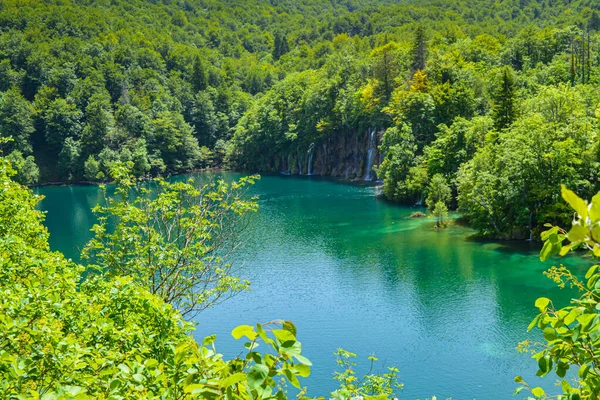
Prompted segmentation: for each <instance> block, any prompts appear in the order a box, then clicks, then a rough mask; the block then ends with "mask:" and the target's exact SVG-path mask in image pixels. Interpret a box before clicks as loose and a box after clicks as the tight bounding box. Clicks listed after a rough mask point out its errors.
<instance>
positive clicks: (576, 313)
mask: <svg viewBox="0 0 600 400" xmlns="http://www.w3.org/2000/svg"><path fill="white" fill-rule="evenodd" d="M561 192H562V198H563V199H564V201H565V202H566V203H567V204H568V206H569V208H570V209H571V211H572V212H573V211H574V214H575V216H574V218H573V222H572V226H571V228H570V229H569V230H568V231H567V230H565V229H562V228H560V227H558V226H552V225H549V229H548V230H546V231H545V232H543V233H542V235H541V237H542V240H544V246H543V248H542V250H541V251H540V259H541V260H542V261H545V260H547V259H548V258H549V257H550V256H553V255H559V254H560V255H561V256H565V255H567V254H569V253H570V252H572V251H574V250H576V249H579V248H582V249H584V250H585V251H587V252H589V253H590V254H592V255H593V256H594V257H596V258H597V257H598V256H600V236H599V235H598V226H599V224H600V193H598V194H596V195H595V196H594V197H593V198H592V201H591V202H590V203H589V204H588V203H587V202H586V201H584V200H583V199H581V198H580V197H579V196H577V195H576V194H575V193H574V192H572V191H571V190H568V189H567V188H566V187H565V186H563V187H562V191H561ZM545 274H546V275H547V276H548V277H549V278H550V279H552V280H553V281H554V282H556V283H557V284H558V285H559V287H561V288H564V287H565V286H567V285H569V286H570V287H573V288H576V289H578V291H579V293H580V297H579V298H576V299H573V300H571V304H570V305H569V306H567V307H563V308H560V309H559V308H557V307H556V304H554V303H553V302H552V301H551V300H550V299H549V298H545V297H542V298H539V299H537V300H536V301H535V306H536V307H537V308H538V309H539V311H540V313H539V314H538V315H537V316H536V317H535V318H534V319H533V321H531V324H529V328H528V329H529V330H531V329H534V328H536V329H539V330H540V331H541V333H542V334H543V340H542V341H541V342H539V343H535V342H532V341H526V342H523V343H522V344H521V349H522V350H523V351H531V352H532V353H533V358H534V359H535V360H536V361H537V364H538V367H539V371H538V373H537V375H538V376H547V375H548V374H550V373H551V372H552V371H555V373H556V375H557V376H558V378H560V379H562V381H561V389H562V395H563V396H564V397H561V398H567V399H594V398H597V397H598V396H599V395H600V379H599V367H598V360H597V355H596V354H597V353H598V350H599V349H598V346H599V343H598V332H599V330H600V325H599V323H600V318H599V317H598V315H599V314H600V311H599V310H600V305H599V304H600V285H597V282H599V279H600V269H599V266H598V265H594V266H593V267H591V268H590V269H589V270H588V271H587V273H586V274H585V281H582V280H580V279H579V278H578V277H577V276H576V275H575V274H573V273H572V272H571V271H569V270H568V269H567V268H566V267H565V266H562V265H561V266H560V267H552V268H551V269H550V270H549V271H548V272H546V273H545ZM572 369H573V370H574V369H577V377H578V379H575V380H571V379H569V380H567V379H566V378H565V377H566V375H567V373H568V371H569V370H572ZM573 372H574V371H573ZM515 381H516V382H517V383H520V384H521V386H520V387H519V388H518V389H517V392H520V391H522V390H524V389H525V390H529V391H530V392H531V393H532V394H533V396H534V397H535V398H536V399H549V398H551V397H550V395H549V394H546V393H545V391H544V390H543V389H542V388H540V387H535V388H532V387H531V386H529V385H528V384H527V383H526V382H525V381H524V380H523V378H522V377H520V376H517V377H516V378H515Z"/></svg>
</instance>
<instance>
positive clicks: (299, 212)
mask: <svg viewBox="0 0 600 400" xmlns="http://www.w3.org/2000/svg"><path fill="white" fill-rule="evenodd" d="M225 176H226V177H227V178H233V179H235V178H236V177H239V176H240V175H238V174H225ZM36 191H37V192H38V193H40V194H43V195H44V196H46V198H45V199H44V200H43V201H42V203H41V208H42V209H44V210H46V211H47V212H48V214H47V219H46V224H47V226H48V228H49V230H50V233H51V239H50V243H51V246H52V248H53V249H54V250H60V251H62V252H64V253H65V254H66V255H67V256H69V257H72V258H73V259H76V260H77V259H78V254H79V251H80V249H81V248H82V247H83V246H84V245H85V243H86V242H87V241H88V240H89V239H90V237H91V235H90V232H89V229H90V227H91V226H92V224H93V223H94V221H95V219H94V216H93V214H92V213H91V211H90V208H91V207H93V206H94V205H95V204H97V203H98V202H99V201H100V200H101V199H102V196H101V193H100V191H99V189H98V188H96V187H92V186H70V187H48V188H41V189H37V190H36ZM376 191H377V188H376V187H373V186H356V185H350V184H346V183H341V182H335V181H331V180H326V179H319V178H294V177H280V176H264V177H262V179H261V180H260V181H259V182H258V183H257V184H256V185H255V186H254V187H253V188H252V190H251V192H252V193H253V194H257V195H259V196H260V200H259V204H260V210H259V213H258V214H257V215H256V216H255V217H254V218H253V220H252V223H251V225H250V227H249V231H248V235H247V244H246V245H245V246H244V248H243V249H242V250H241V251H240V252H239V253H238V254H237V257H236V259H237V260H238V262H243V263H244V265H245V267H244V270H243V277H244V278H247V279H249V280H251V281H252V291H251V292H247V293H243V294H240V295H238V296H237V297H234V298H233V299H231V300H228V301H227V302H225V303H223V304H220V305H218V306H216V307H214V308H212V309H209V310H206V311H204V312H203V313H201V314H200V315H199V316H198V317H197V318H196V319H197V322H198V329H197V332H196V337H197V339H198V340H201V339H202V338H203V337H204V336H207V335H209V334H212V333H216V334H217V342H216V344H217V348H218V349H219V350H220V351H221V352H222V353H223V354H225V355H226V356H227V357H234V356H236V355H238V354H239V353H240V352H241V351H242V349H243V342H236V341H235V340H233V338H232V337H231V334H230V333H231V330H232V329H233V328H234V327H236V326H237V325H240V324H254V323H255V322H267V321H270V320H273V319H286V320H291V321H293V322H294V323H295V324H296V326H297V328H298V338H299V340H301V341H302V344H303V352H304V354H305V355H306V356H307V357H308V358H309V359H311V361H312V362H313V364H314V366H313V370H312V374H311V376H310V377H309V378H306V379H303V380H302V383H303V384H304V385H307V386H308V387H309V391H308V394H309V395H313V396H316V395H327V394H328V393H329V392H330V391H331V390H334V389H335V388H336V382H334V381H333V379H332V376H333V372H334V371H335V370H336V363H335V356H334V354H333V353H334V352H335V351H336V349H337V348H339V347H341V348H344V349H346V350H349V351H352V352H355V353H357V354H358V356H359V357H358V359H357V362H358V364H359V365H358V367H357V369H358V371H359V372H366V371H367V370H368V361H367V357H368V356H369V355H370V354H375V355H376V356H377V357H379V361H378V362H376V363H375V366H374V370H375V371H380V370H384V369H385V368H386V367H387V366H391V365H396V366H397V367H398V368H399V369H400V381H401V382H402V383H404V385H405V388H404V390H402V391H401V392H400V397H401V398H404V399H425V398H427V397H431V396H432V395H436V396H437V398H438V399H445V398H448V397H452V398H453V399H455V400H458V399H475V398H477V399H509V398H512V392H513V391H514V389H515V388H516V387H517V385H516V384H515V383H514V382H513V378H514V376H515V375H523V376H524V378H525V379H526V380H527V381H528V383H530V384H531V385H532V386H538V385H539V386H543V387H545V388H546V389H552V388H553V383H554V381H555V379H556V376H555V375H552V376H548V377H546V378H544V379H540V378H537V377H535V372H536V370H537V365H536V362H535V361H534V360H532V359H531V358H530V356H529V355H527V354H519V353H518V352H517V351H516V346H517V344H518V343H519V342H520V341H522V340H525V339H527V338H532V337H534V338H535V337H536V336H535V335H533V336H532V334H528V333H527V325H528V324H529V322H530V321H531V320H532V319H533V317H534V316H535V315H536V308H535V307H534V306H533V303H534V301H535V299H536V298H538V297H540V296H546V297H550V298H552V299H555V300H558V304H560V305H565V304H566V302H567V301H568V298H569V295H570V293H567V292H565V291H561V290H559V289H557V288H556V287H555V285H554V283H553V282H551V281H550V280H549V279H547V278H546V277H544V276H543V274H542V272H543V271H544V270H546V269H548V268H549V267H550V266H551V265H552V264H551V263H541V262H540V261H539V259H538V251H539V245H538V244H529V243H520V244H509V243H494V242H481V241H477V240H475V239H473V238H472V235H473V231H471V230H470V229H468V228H466V227H461V226H457V225H455V226H452V227H450V228H448V229H445V230H435V229H434V222H433V220H432V219H410V217H409V216H410V214H411V213H412V212H414V211H416V210H417V209H411V208H408V207H401V206H396V205H392V204H389V203H387V202H385V201H383V200H380V199H378V198H376ZM554 261H556V260H554ZM575 261H576V262H577V263H578V264H579V265H575V266H574V268H576V269H577V270H579V271H583V270H584V268H586V262H585V261H581V260H575ZM555 391H556V390H554V391H553V392H555Z"/></svg>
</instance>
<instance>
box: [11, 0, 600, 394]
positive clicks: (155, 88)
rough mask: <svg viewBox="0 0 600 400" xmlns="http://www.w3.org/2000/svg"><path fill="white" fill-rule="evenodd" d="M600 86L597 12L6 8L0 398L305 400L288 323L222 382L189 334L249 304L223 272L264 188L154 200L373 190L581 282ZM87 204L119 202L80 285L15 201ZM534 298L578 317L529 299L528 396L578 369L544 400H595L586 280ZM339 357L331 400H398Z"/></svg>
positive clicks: (589, 235) (376, 377)
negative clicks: (531, 370) (269, 185)
mask: <svg viewBox="0 0 600 400" xmlns="http://www.w3.org/2000/svg"><path fill="white" fill-rule="evenodd" d="M599 84H600V5H599V4H596V2H595V1H593V0H503V1H492V0H462V1H452V0H426V1H421V2H412V1H404V2H402V1H401V2H397V1H391V0H346V1H339V0H333V1H330V2H322V1H318V0H300V1H293V2H292V1H283V0H282V1H270V2H267V1H263V0H227V1H218V0H185V1H183V0H182V1H171V0H152V1H144V0H133V1H131V0H128V1H127V0H111V1H103V0H56V1H41V0H4V1H2V2H0V150H1V151H2V155H3V156H2V157H1V159H0V185H1V189H0V397H2V398H9V399H21V398H40V399H87V398H105V399H129V398H131V399H134V398H148V399H150V398H161V399H186V398H209V399H221V398H223V399H268V398H275V399H283V398H287V396H288V393H287V389H286V387H287V386H286V385H287V384H289V385H292V386H294V387H296V388H298V389H299V390H300V394H299V396H300V397H303V396H304V395H305V391H304V390H303V389H302V384H301V382H300V379H301V378H303V377H307V376H308V375H309V374H310V370H311V365H312V364H311V362H310V361H309V360H308V359H307V358H306V357H305V356H303V354H302V347H301V343H300V341H298V339H297V338H298V337H299V336H301V332H300V333H298V332H296V328H295V326H294V325H293V323H292V322H290V321H270V322H266V323H263V324H260V323H259V324H256V325H243V326H240V327H238V328H236V329H235V330H234V331H233V332H232V335H233V336H234V337H235V338H236V339H242V338H244V342H245V351H244V354H243V355H241V356H240V357H237V358H234V359H231V360H226V359H224V358H223V357H222V356H221V355H220V354H219V353H218V352H217V350H216V349H215V347H214V340H215V337H214V336H210V337H207V338H206V339H205V340H204V341H203V342H202V343H198V342H196V341H194V340H193V338H192V337H191V336H190V332H191V331H192V330H193V329H194V326H193V324H192V323H190V322H188V320H187V319H186V318H188V317H189V316H190V315H194V314H195V313H198V312H201V311H202V310H203V309H204V308H206V307H209V306H213V305H215V304H217V303H219V302H220V301H222V300H225V299H226V298H228V297H229V296H232V295H234V294H236V293H238V292H240V291H243V290H246V289H247V288H248V285H249V282H247V281H244V280H242V279H241V278H240V277H239V276H238V275H237V274H236V266H235V265H233V264H231V263H230V261H229V259H228V255H229V254H230V252H232V251H234V250H235V249H236V246H237V245H238V243H239V241H240V234H241V233H242V232H243V230H244V227H245V224H246V221H247V218H248V217H250V216H251V215H252V214H253V213H254V212H256V211H257V203H256V201H255V199H252V198H250V199H249V198H247V197H245V195H244V193H245V188H246V187H247V186H248V185H251V184H252V183H253V182H254V181H255V180H256V179H258V177H257V176H250V177H248V178H244V179H241V180H239V181H238V182H233V183H225V182H223V181H218V182H213V183H209V184H206V185H203V186H198V185H196V184H195V183H194V182H191V181H190V182H180V183H170V182H169V181H167V180H164V179H162V178H157V179H150V178H151V177H160V176H165V175H169V174H176V173H182V172H188V171H192V170H195V169H201V168H210V167H224V168H230V169H234V170H239V171H244V172H248V173H250V174H254V173H259V172H260V173H264V172H267V173H279V172H283V173H289V174H300V175H308V174H322V175H336V174H337V175H343V176H345V177H347V178H349V179H352V178H354V179H361V178H362V177H364V178H365V179H366V180H373V179H374V178H375V175H372V174H371V172H374V173H375V174H376V177H377V179H379V180H381V184H382V193H383V196H384V197H386V198H387V199H388V200H391V201H394V202H398V203H405V204H410V205H414V204H419V205H426V206H427V208H428V209H429V210H430V212H431V213H432V214H433V216H434V217H435V218H436V226H437V227H440V228H441V227H444V226H445V225H446V224H447V220H448V212H449V210H458V211H459V212H461V213H462V214H463V215H464V217H465V218H466V220H467V221H468V222H469V223H470V225H471V226H472V227H473V228H475V229H476V230H477V232H478V234H479V235H480V236H482V237H486V238H495V239H537V238H538V237H540V234H541V238H542V240H543V241H545V244H544V247H543V249H542V253H541V255H542V258H544V259H546V258H547V257H549V256H551V255H558V254H560V255H563V256H564V255H566V254H567V253H570V252H571V251H574V250H576V249H579V248H585V249H587V250H589V251H590V252H591V253H593V256H594V257H598V256H600V233H599V232H600V231H599V228H598V226H599V224H600V222H599V221H600V211H599V210H600V197H599V196H600V195H597V194H596V193H598V192H599V191H600V182H599V179H598V177H599V175H600V147H599V146H600V140H599V134H600V91H599V90H598V85H599ZM367 147H368V150H367ZM348 149H351V150H348ZM332 154H338V155H340V157H341V158H334V157H333V156H332ZM83 181H87V182H94V183H98V184H104V183H106V182H109V181H111V182H113V183H115V184H116V188H117V189H116V194H115V195H114V196H113V195H112V193H111V194H110V195H108V194H107V195H106V197H105V199H104V204H100V205H98V207H97V208H96V209H95V211H96V213H97V215H98V216H99V223H98V224H97V225H95V226H94V228H93V231H94V235H95V236H94V239H93V240H92V241H91V242H90V243H89V244H88V246H87V247H86V248H85V249H84V251H83V259H84V260H85V261H84V264H82V265H79V264H77V263H75V262H73V261H71V260H68V259H66V258H65V257H64V256H63V255H62V254H60V253H58V252H54V251H51V249H50V247H49V244H48V232H47V230H46V228H44V226H43V220H44V214H43V213H42V212H41V211H39V210H38V209H37V208H36V206H37V204H38V202H39V200H40V198H39V196H36V195H34V194H33V192H32V191H31V190H30V189H28V188H27V186H28V185H33V184H37V183H48V182H62V183H77V182H83ZM561 184H562V185H565V186H563V188H562V196H561ZM566 187H568V188H569V189H571V190H573V191H571V190H568V189H566ZM133 192H135V195H133V194H132V193H133ZM576 193H577V194H576ZM594 195H595V196H594ZM582 198H585V199H592V200H591V201H590V202H589V204H588V202H586V201H584V200H582ZM574 213H575V218H574V219H573V215H574ZM414 216H415V217H418V216H420V215H418V214H415V215H414ZM547 223H550V224H551V226H554V225H556V227H550V229H549V230H545V228H544V224H547ZM569 223H572V227H571V228H570V229H569V230H568V231H567V230H563V229H561V228H558V226H567V225H568V224H569ZM563 242H566V243H567V244H566V245H564V246H563ZM548 276H549V277H550V278H552V279H554V280H555V281H556V282H557V283H558V284H559V285H566V284H569V285H572V286H574V287H576V288H578V289H580V290H581V292H582V293H581V298H579V299H575V300H573V303H572V305H571V306H569V307H566V308H563V309H556V308H555V307H554V305H553V303H552V302H551V301H550V300H549V299H547V298H541V299H539V300H538V301H537V302H536V306H537V307H538V308H539V311H540V315H538V316H537V317H536V318H535V320H534V321H533V322H532V324H531V326H530V329H531V328H534V327H537V328H539V329H540V330H542V333H543V337H544V340H545V342H544V343H524V344H523V349H524V350H525V351H526V350H531V349H533V350H532V351H533V352H534V357H535V359H536V360H537V362H538V366H539V373H538V374H539V375H542V376H543V375H547V374H549V373H550V372H551V371H553V370H554V371H555V372H556V374H557V375H558V376H559V377H561V378H564V377H565V376H566V374H567V373H568V371H569V370H570V369H575V368H576V369H578V380H577V381H576V384H572V383H569V382H568V381H567V380H563V381H562V382H563V383H562V386H561V389H560V390H561V391H562V394H561V395H560V397H559V398H561V399H573V400H575V399H580V398H581V399H596V398H598V397H599V396H600V367H599V366H598V357H597V355H596V351H597V349H596V347H597V346H598V340H600V335H599V334H598V332H600V327H599V326H598V324H599V323H600V318H599V317H598V309H597V304H598V291H599V290H600V285H599V284H598V279H599V277H600V271H599V270H598V268H597V267H592V268H591V269H590V270H589V271H588V273H587V275H586V277H585V279H586V280H585V281H582V280H580V279H579V278H577V277H576V276H575V275H573V274H572V273H571V272H569V271H568V270H567V269H566V268H564V267H556V268H552V269H551V270H550V271H549V272H548ZM259 342H260V343H261V344H262V345H263V347H264V348H266V350H265V351H263V350H262V348H261V352H259V351H257V350H256V347H257V344H258V343H259ZM240 348H244V345H243V344H242V345H241V346H240ZM337 356H338V357H339V365H340V366H341V367H342V372H339V373H337V374H336V375H335V379H336V380H337V381H338V382H339V386H340V387H339V389H338V390H336V391H335V392H333V393H331V394H330V396H331V397H332V398H335V399H348V398H362V397H374V398H387V397H392V396H395V395H396V394H397V392H398V390H399V389H400V388H401V384H399V383H398V374H399V370H398V369H397V368H396V367H389V368H388V369H387V370H385V371H383V372H381V373H377V374H370V373H369V374H367V375H366V376H365V377H364V378H361V379H359V378H357V377H356V376H355V372H354V370H353V368H352V367H353V361H352V359H353V357H354V356H355V355H354V354H353V353H350V352H348V351H344V350H340V351H339V352H338V353H337ZM375 360H376V359H375V358H374V357H373V358H372V359H371V361H372V362H374V361H375ZM279 378H281V379H282V381H280V380H279ZM516 381H517V382H518V383H519V384H521V386H520V387H519V388H518V389H517V391H522V390H528V391H529V392H530V395H531V396H533V397H534V398H540V399H545V398H549V395H547V394H546V393H545V392H544V391H543V390H542V389H541V388H534V387H530V386H529V385H528V384H527V383H526V382H524V381H523V379H522V378H520V377H517V378H516Z"/></svg>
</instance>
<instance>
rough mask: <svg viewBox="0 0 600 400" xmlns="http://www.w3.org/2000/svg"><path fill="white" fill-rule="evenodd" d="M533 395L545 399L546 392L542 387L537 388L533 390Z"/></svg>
mask: <svg viewBox="0 0 600 400" xmlns="http://www.w3.org/2000/svg"><path fill="white" fill-rule="evenodd" d="M531 393H532V394H533V395H534V396H535V397H543V396H544V395H545V394H546V392H545V391H544V389H542V388H541V387H536V388H533V389H531Z"/></svg>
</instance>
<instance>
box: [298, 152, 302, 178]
mask: <svg viewBox="0 0 600 400" xmlns="http://www.w3.org/2000/svg"><path fill="white" fill-rule="evenodd" d="M298 175H302V158H301V157H300V156H298Z"/></svg>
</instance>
